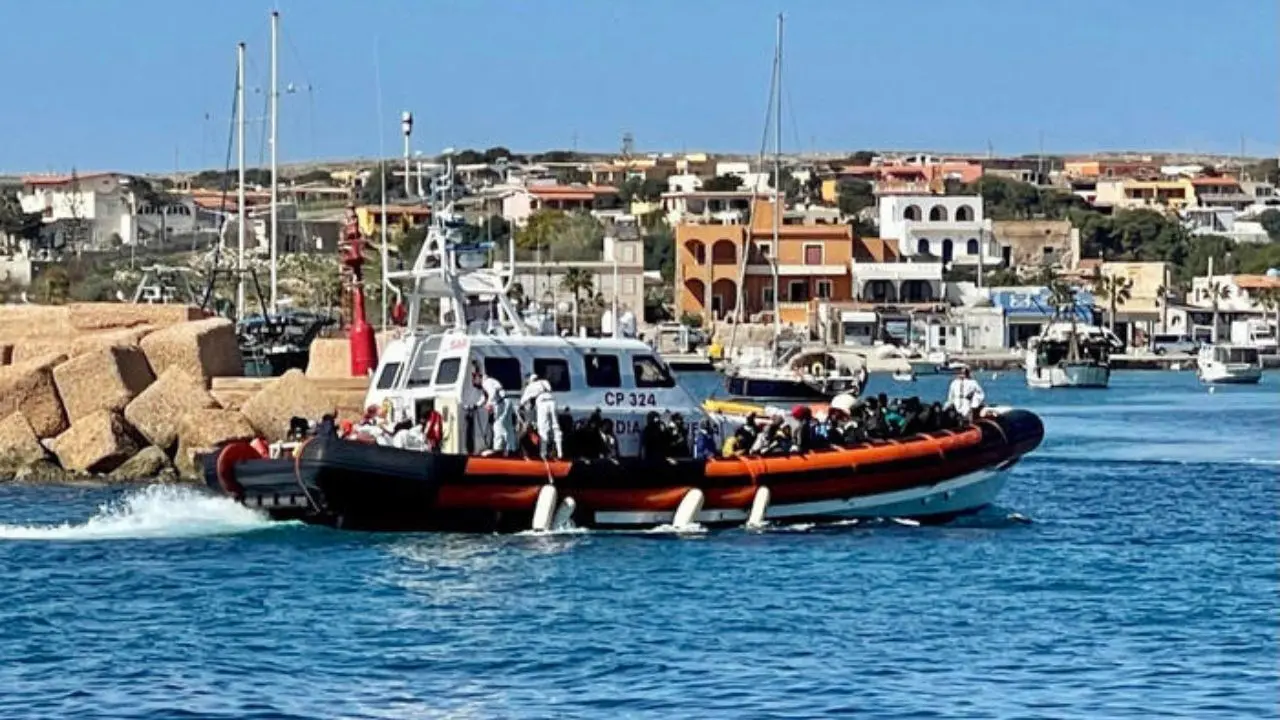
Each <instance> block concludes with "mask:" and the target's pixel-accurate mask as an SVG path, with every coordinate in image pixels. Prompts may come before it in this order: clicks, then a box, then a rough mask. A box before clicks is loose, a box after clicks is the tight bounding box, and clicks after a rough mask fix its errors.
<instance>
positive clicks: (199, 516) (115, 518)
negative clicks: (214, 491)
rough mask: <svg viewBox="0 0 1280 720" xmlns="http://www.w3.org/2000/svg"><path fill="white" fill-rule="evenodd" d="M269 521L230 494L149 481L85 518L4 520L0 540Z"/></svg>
mask: <svg viewBox="0 0 1280 720" xmlns="http://www.w3.org/2000/svg"><path fill="white" fill-rule="evenodd" d="M271 524H272V523H271V521H270V520H269V519H268V518H267V516H266V515H263V514H261V513H259V512H257V511H255V510H250V509H249V508H247V507H244V506H243V505H240V504H238V503H236V502H235V501H234V500H232V499H230V498H221V497H215V496H213V495H209V494H207V493H204V492H201V491H199V490H196V489H193V488H188V487H174V486H171V485H149V486H147V487H145V488H141V489H138V490H134V491H130V492H128V493H126V494H125V495H123V496H121V497H119V498H116V499H115V500H112V501H110V502H106V503H103V504H102V505H100V506H98V511H97V512H96V513H94V515H93V516H92V517H90V518H89V519H88V520H86V521H85V522H83V523H79V524H71V523H63V524H61V525H3V524H0V540H67V541H75V540H137V539H151V538H185V537H200V536H208V535H228V534H235V533H243V532H249V531H253V530H260V529H262V528H264V527H267V526H268V525H271Z"/></svg>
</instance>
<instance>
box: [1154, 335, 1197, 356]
mask: <svg viewBox="0 0 1280 720" xmlns="http://www.w3.org/2000/svg"><path fill="white" fill-rule="evenodd" d="M1199 349H1200V343H1198V342H1196V341H1195V340H1192V339H1191V338H1189V337H1187V336H1186V335H1176V334H1174V335H1152V336H1151V352H1153V353H1155V354H1156V355H1165V354H1167V353H1175V354H1179V353H1180V354H1183V355H1194V354H1195V353H1196V351H1197V350H1199Z"/></svg>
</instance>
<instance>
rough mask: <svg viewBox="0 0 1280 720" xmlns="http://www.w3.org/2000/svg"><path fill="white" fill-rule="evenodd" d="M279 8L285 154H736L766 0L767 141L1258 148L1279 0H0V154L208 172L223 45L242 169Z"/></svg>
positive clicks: (1018, 148)
mask: <svg viewBox="0 0 1280 720" xmlns="http://www.w3.org/2000/svg"><path fill="white" fill-rule="evenodd" d="M276 7H278V8H279V10H280V11H281V13H282V42H281V61H280V63H281V69H280V77H281V83H282V86H283V85H285V84H287V83H293V84H294V86H295V87H296V88H297V89H298V91H297V92H295V93H293V94H286V95H285V96H283V98H282V101H281V105H282V119H281V139H280V153H281V159H282V161H293V160H302V159H310V158H341V157H354V156H373V155H376V154H377V153H378V152H379V143H380V142H381V143H382V147H383V148H384V149H385V151H386V153H387V154H389V155H398V154H399V151H400V137H399V129H398V114H399V111H400V110H402V109H406V108H407V109H411V110H413V111H414V113H415V115H416V117H417V126H416V128H415V133H414V145H415V148H416V149H421V150H424V151H426V152H428V153H434V152H436V151H438V150H439V149H441V148H443V147H445V146H449V145H452V146H456V147H459V148H462V147H475V148H483V147H488V146H491V145H498V144H501V145H505V146H508V147H511V148H512V149H514V150H518V151H528V150H543V149H550V148H567V147H569V146H570V145H571V144H572V143H573V142H574V139H575V137H576V140H577V147H578V148H579V149H583V150H613V149H616V148H617V147H618V146H619V143H620V138H621V136H622V133H623V132H624V131H630V132H631V133H633V134H634V136H635V140H636V148H637V150H639V151H651V150H680V149H690V150H693V149H707V150H716V151H744V152H756V151H758V149H759V147H760V140H761V134H762V132H763V122H764V110H765V105H766V102H767V95H768V87H769V85H768V83H769V72H770V63H771V57H772V52H773V35H774V15H775V13H776V12H777V11H778V10H779V9H781V10H782V11H783V12H784V13H785V14H786V16H787V33H786V60H785V62H786V64H785V75H786V77H785V84H786V105H785V106H784V112H785V115H784V128H785V130H784V136H783V143H784V150H786V151H794V150H797V149H800V150H810V149H818V150H842V149H848V150H854V149H858V148H876V147H894V148H921V149H939V150H952V151H973V152H985V150H986V148H987V143H988V141H990V142H991V143H993V144H994V147H995V150H996V152H997V153H1022V152H1035V151H1036V148H1037V145H1038V139H1039V137H1040V134H1041V133H1043V138H1044V145H1045V148H1046V150H1047V151H1050V152H1055V151H1056V152H1067V151H1071V152H1078V151H1088V150H1095V149H1127V148H1135V149H1139V148H1141V149H1168V150H1197V151H1214V152H1232V153H1234V152H1238V150H1239V146H1240V138H1241V136H1244V137H1245V138H1246V139H1247V149H1248V151H1249V152H1250V154H1255V155H1274V154H1276V153H1277V151H1278V150H1277V148H1278V146H1280V73H1278V72H1277V71H1278V70H1280V51H1278V49H1277V28H1278V27H1280V24H1278V22H1277V21H1278V18H1277V12H1278V11H1277V3H1276V2H1275V0H1213V1H1212V2H1209V1H1206V0H892V1H890V2H881V1H878V0H877V1H872V0H803V1H795V2H778V1H775V2H761V1H758V0H637V1H634V2H633V1H631V0H627V1H625V2H624V0H501V1H499V0H465V1H463V0H452V1H449V2H444V1H442V0H367V1H356V0H279V2H272V1H271V0H218V1H217V2H174V1H173V0H94V1H90V0H39V1H38V2H29V1H21V0H9V1H6V2H0V27H4V28H5V40H4V42H3V43H0V65H2V66H3V67H4V68H5V70H6V72H5V76H6V81H7V86H8V93H7V95H8V98H7V100H6V102H5V103H4V105H3V108H0V172H17V171H46V170H67V169H70V168H71V167H72V166H75V167H77V168H79V169H82V170H92V169H120V170H132V171H144V170H155V171H158V170H166V169H171V168H173V167H174V162H175V151H176V154H177V160H178V162H179V164H180V165H181V166H182V167H183V168H184V169H189V168H191V167H193V166H197V165H199V166H204V167H210V166H217V167H221V166H222V164H223V162H224V157H225V152H226V143H227V138H228V133H229V130H230V127H229V123H230V115H229V114H230V111H231V104H230V103H231V97H232V94H233V83H234V73H235V43H236V42H237V41H238V40H244V41H246V42H247V43H248V44H249V55H250V64H249V70H248V75H249V85H250V100H249V102H248V103H246V106H247V107H248V114H249V115H250V117H251V119H256V120H257V122H256V123H255V125H254V126H253V128H252V129H251V130H250V133H249V135H250V140H249V143H248V145H249V152H248V157H249V161H250V163H256V162H257V161H258V160H259V159H260V158H263V157H265V155H264V152H265V150H264V145H263V142H262V137H261V118H262V117H263V116H264V115H265V107H266V105H265V99H264V98H265V95H264V94H263V89H264V88H265V86H266V79H267V68H268V62H267V45H268V13H269V11H270V10H271V9H273V8H276ZM376 66H380V67H381V90H382V92H381V96H382V102H381V105H382V120H381V123H379V120H378V114H379V113H378V106H379V102H378V92H377V83H376V82H375V67H376ZM308 86H310V88H311V91H310V92H308V91H307V90H306V88H307V87H308ZM206 114H207V115H208V119H206ZM380 136H381V137H380ZM797 145H798V146H799V147H797Z"/></svg>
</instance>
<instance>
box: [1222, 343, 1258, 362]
mask: <svg viewBox="0 0 1280 720" xmlns="http://www.w3.org/2000/svg"><path fill="white" fill-rule="evenodd" d="M1217 356H1218V358H1217V359H1218V362H1225V363H1241V364H1245V365H1256V364H1257V363H1258V350H1257V349H1256V348H1240V347H1233V348H1218V349H1217Z"/></svg>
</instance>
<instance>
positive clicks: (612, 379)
mask: <svg viewBox="0 0 1280 720" xmlns="http://www.w3.org/2000/svg"><path fill="white" fill-rule="evenodd" d="M582 362H583V364H584V365H586V368H587V387H593V388H616V387H622V366H621V365H620V364H619V363H618V356H617V355H600V354H591V355H588V356H586V357H585V358H584V359H583V361H582Z"/></svg>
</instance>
